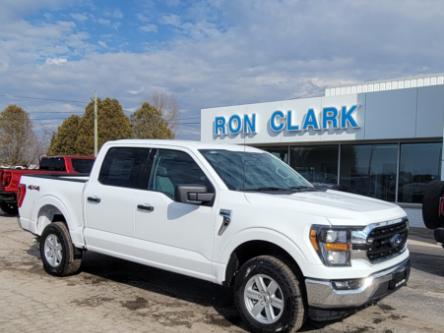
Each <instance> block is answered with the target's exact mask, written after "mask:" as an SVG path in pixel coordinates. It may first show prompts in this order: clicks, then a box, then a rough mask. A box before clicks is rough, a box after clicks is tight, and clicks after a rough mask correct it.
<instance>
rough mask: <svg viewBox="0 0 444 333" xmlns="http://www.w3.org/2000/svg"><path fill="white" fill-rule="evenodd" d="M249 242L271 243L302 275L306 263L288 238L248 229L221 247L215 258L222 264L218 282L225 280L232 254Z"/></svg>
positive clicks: (271, 232)
mask: <svg viewBox="0 0 444 333" xmlns="http://www.w3.org/2000/svg"><path fill="white" fill-rule="evenodd" d="M250 241H264V242H268V243H272V244H274V245H276V246H278V247H280V248H281V249H282V250H284V251H285V252H287V253H288V254H289V255H290V256H291V257H292V258H293V260H294V261H295V262H296V264H297V265H298V266H299V268H300V270H301V272H302V274H304V266H305V263H306V262H307V261H308V258H307V256H306V254H304V252H303V251H302V249H301V247H300V246H299V245H298V244H297V243H296V242H294V241H293V240H292V239H291V238H289V237H288V236H286V235H284V234H282V233H280V232H278V231H276V230H274V229H268V228H249V229H244V230H241V231H240V232H238V233H237V234H235V235H232V236H230V241H229V242H228V243H227V244H225V245H224V246H223V247H222V251H220V252H219V253H218V255H217V256H216V262H219V263H221V264H222V267H223V269H220V271H219V272H217V276H218V280H219V281H224V280H225V273H226V270H227V268H228V264H229V262H230V258H231V255H232V254H233V252H234V251H235V250H236V249H237V248H238V247H239V246H241V245H242V244H245V243H247V242H250Z"/></svg>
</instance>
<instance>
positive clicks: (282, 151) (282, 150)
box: [260, 146, 288, 164]
mask: <svg viewBox="0 0 444 333" xmlns="http://www.w3.org/2000/svg"><path fill="white" fill-rule="evenodd" d="M260 149H262V150H265V151H268V152H269V153H271V154H273V155H274V156H276V157H277V158H279V159H281V160H282V161H284V162H285V163H287V164H288V147H287V146H285V147H260Z"/></svg>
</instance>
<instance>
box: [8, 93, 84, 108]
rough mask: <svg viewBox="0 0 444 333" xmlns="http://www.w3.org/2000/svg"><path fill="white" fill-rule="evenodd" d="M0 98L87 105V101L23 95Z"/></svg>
mask: <svg viewBox="0 0 444 333" xmlns="http://www.w3.org/2000/svg"><path fill="white" fill-rule="evenodd" d="M0 96H3V97H8V98H13V99H31V100H37V101H47V102H63V103H73V104H76V103H81V104H82V105H84V104H85V103H86V104H88V103H89V101H80V100H73V99H59V98H46V97H35V96H23V95H10V94H0Z"/></svg>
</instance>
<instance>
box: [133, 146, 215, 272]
mask: <svg viewBox="0 0 444 333" xmlns="http://www.w3.org/2000/svg"><path fill="white" fill-rule="evenodd" d="M178 185H203V186H206V187H207V189H208V191H209V192H212V193H214V191H215V189H214V187H213V185H212V183H211V182H210V180H209V178H208V177H207V176H206V175H205V173H204V171H203V170H202V168H201V166H199V164H198V163H197V161H196V160H194V159H193V158H192V156H191V155H190V154H189V153H188V152H185V151H181V150H173V149H158V150H157V151H156V154H155V158H154V162H153V167H152V170H151V176H150V181H149V186H148V189H149V190H148V191H145V192H141V193H140V195H139V196H138V197H137V200H138V201H137V203H138V209H137V211H136V212H135V237H136V238H139V239H141V240H143V241H145V242H146V251H145V252H144V253H143V255H144V256H146V259H148V260H150V261H155V262H157V263H159V264H160V266H163V267H165V268H169V269H172V270H175V271H179V272H183V273H187V274H190V273H191V275H194V276H196V277H201V278H206V279H211V274H212V265H211V260H210V258H211V255H212V249H213V242H214V237H215V227H216V219H217V212H216V208H215V204H207V205H195V204H188V203H181V202H177V201H175V200H174V193H175V189H176V187H177V186H178Z"/></svg>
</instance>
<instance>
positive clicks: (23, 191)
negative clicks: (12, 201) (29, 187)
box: [17, 184, 26, 208]
mask: <svg viewBox="0 0 444 333" xmlns="http://www.w3.org/2000/svg"><path fill="white" fill-rule="evenodd" d="M25 195H26V185H24V184H20V185H19V186H18V191H17V205H18V206H19V208H20V207H22V204H23V200H25Z"/></svg>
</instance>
